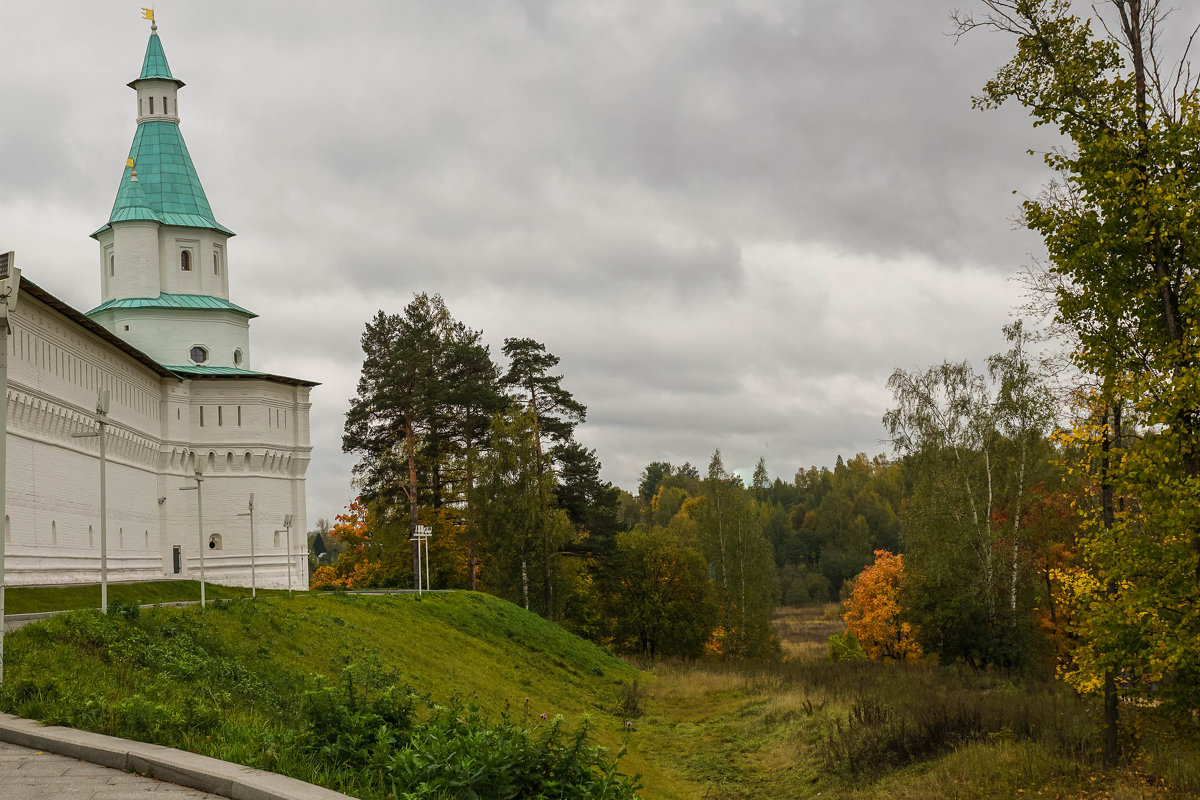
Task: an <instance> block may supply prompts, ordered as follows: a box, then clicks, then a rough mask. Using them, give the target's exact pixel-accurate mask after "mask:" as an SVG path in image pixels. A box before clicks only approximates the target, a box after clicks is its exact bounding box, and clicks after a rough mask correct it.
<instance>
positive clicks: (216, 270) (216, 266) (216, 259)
mask: <svg viewBox="0 0 1200 800" xmlns="http://www.w3.org/2000/svg"><path fill="white" fill-rule="evenodd" d="M220 274H221V254H220V253H218V252H216V251H213V275H220Z"/></svg>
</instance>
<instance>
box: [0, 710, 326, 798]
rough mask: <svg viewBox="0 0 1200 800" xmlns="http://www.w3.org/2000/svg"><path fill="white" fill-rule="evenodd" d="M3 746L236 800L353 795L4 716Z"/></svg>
mask: <svg viewBox="0 0 1200 800" xmlns="http://www.w3.org/2000/svg"><path fill="white" fill-rule="evenodd" d="M0 741H5V742H10V743H12V744H18V745H21V746H22V747H30V748H33V749H35V750H44V751H46V752H49V753H57V754H58V755H62V756H67V757H69V758H78V759H82V760H84V761H90V762H92V763H93V764H100V765H101V766H105V767H112V768H113V769H119V770H123V771H125V772H137V773H139V774H141V775H149V776H150V777H153V778H157V779H159V780H163V781H168V782H170V783H175V784H179V785H180V786H187V787H190V788H192V789H199V790H200V791H202V792H208V793H210V794H219V795H222V796H224V797H228V798H231V800H334V798H338V800H345V798H346V797H347V795H344V794H341V793H339V792H335V791H333V790H331V789H324V788H322V787H320V786H314V785H313V784H311V783H305V782H304V781H298V780H296V779H295V778H289V777H286V776H284V775H276V774H275V773H273V772H264V771H263V770H261V769H253V768H251V767H243V766H241V765H240V764H231V763H230V762H228V761H221V760H219V759H216V758H209V757H208V756H202V755H198V754H196V753H188V752H185V751H183V750H176V749H175V748H173V747H163V746H162V745H157V744H147V743H145V742H133V741H129V740H128V739H118V738H117V737H115V736H103V735H101V734H99V733H89V732H88V731H79V730H75V729H74V728H60V727H57V726H54V725H42V724H41V723H38V722H34V721H33V720H29V719H23V718H22V717H14V716H13V715H11V714H0Z"/></svg>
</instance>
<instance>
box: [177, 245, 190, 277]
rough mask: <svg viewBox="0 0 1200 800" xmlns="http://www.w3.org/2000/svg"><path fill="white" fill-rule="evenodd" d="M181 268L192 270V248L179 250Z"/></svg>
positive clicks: (185, 270)
mask: <svg viewBox="0 0 1200 800" xmlns="http://www.w3.org/2000/svg"><path fill="white" fill-rule="evenodd" d="M179 268H180V269H181V270H183V271H184V272H191V271H192V251H191V250H180V251H179Z"/></svg>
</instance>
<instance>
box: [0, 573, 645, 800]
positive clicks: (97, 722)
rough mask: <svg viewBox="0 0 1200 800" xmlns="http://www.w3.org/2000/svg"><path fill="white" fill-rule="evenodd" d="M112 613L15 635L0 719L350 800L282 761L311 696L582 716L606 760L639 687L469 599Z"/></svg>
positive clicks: (338, 600)
mask: <svg viewBox="0 0 1200 800" xmlns="http://www.w3.org/2000/svg"><path fill="white" fill-rule="evenodd" d="M114 611H115V613H110V614H109V615H107V616H104V615H100V614H99V613H96V612H91V611H80V612H73V613H70V614H64V615H60V616H56V617H54V618H52V619H49V620H46V621H44V622H40V623H37V624H34V625H30V626H27V627H25V628H22V629H20V630H17V631H15V632H14V633H12V634H10V635H9V636H8V637H7V638H6V642H5V656H6V659H5V660H6V663H5V675H4V678H5V681H4V689H3V692H2V693H0V704H2V705H3V708H4V710H6V711H9V712H12V713H15V714H19V715H22V716H26V717H32V718H35V719H41V720H44V721H47V722H50V723H54V724H62V725H69V726H72V727H77V728H83V729H87V730H94V731H99V732H102V733H108V734H112V735H117V736H124V737H128V738H136V739H142V740H145V741H154V742H157V743H161V744H167V745H170V746H173V747H180V748H183V749H187V750H194V751H196V752H200V753H204V754H206V755H211V756H215V757H217V758H223V759H226V760H231V761H236V762H239V763H243V764H248V765H251V766H257V767H260V768H265V769H270V770H273V771H278V772H284V773H286V774H291V775H293V776H295V777H298V778H301V779H302V780H309V781H313V782H318V783H323V784H325V785H329V786H332V787H334V788H339V789H341V790H344V791H355V790H361V788H362V787H361V786H360V785H358V784H356V783H355V782H354V780H353V779H349V780H347V779H346V776H339V775H337V774H333V773H332V772H331V771H330V769H329V767H328V765H327V764H325V765H322V764H319V763H317V760H316V759H312V758H305V757H304V756H303V754H301V753H294V752H289V751H291V750H295V747H294V744H295V741H296V738H295V737H296V736H297V734H298V733H303V731H304V729H305V726H306V725H310V726H311V723H312V719H313V717H312V714H311V712H309V714H308V716H305V713H304V711H303V709H304V708H305V707H306V706H307V707H309V708H311V706H312V702H311V698H312V696H313V693H314V692H319V691H321V690H326V691H327V693H328V696H329V697H330V698H334V700H335V702H336V703H339V704H346V703H348V705H349V707H350V708H353V707H354V706H355V703H356V702H357V703H360V704H364V705H365V703H366V702H367V698H369V697H370V696H371V695H372V693H373V692H375V693H378V692H386V691H387V689H388V687H393V686H403V685H405V684H407V685H408V686H411V687H413V688H414V689H416V690H417V692H419V693H421V694H424V695H427V696H428V698H430V699H431V700H432V702H434V703H437V704H441V705H446V704H450V703H453V702H455V698H458V699H459V700H461V701H462V702H464V703H466V704H478V706H480V707H481V709H482V710H483V712H484V713H486V714H488V715H490V716H491V717H492V718H493V719H502V718H503V717H504V716H505V715H507V717H508V719H511V720H512V721H514V722H515V723H517V724H518V725H527V726H528V727H530V728H537V727H538V726H539V725H542V726H545V725H549V724H550V723H551V722H552V721H553V719H554V717H555V716H556V715H559V714H561V715H563V717H564V718H565V719H566V722H567V724H568V725H570V726H571V727H572V728H574V727H577V726H578V724H579V723H580V721H581V719H582V718H583V717H584V716H585V715H586V716H587V717H589V718H590V724H591V726H592V732H593V736H594V739H595V740H596V741H597V742H598V743H600V744H603V745H605V746H609V747H610V748H611V749H612V751H614V753H615V751H616V749H617V748H619V747H620V745H621V743H622V741H623V739H624V738H625V737H626V735H627V734H626V728H625V722H626V720H625V719H624V718H623V717H622V716H621V715H620V713H619V705H620V697H621V693H622V689H623V687H626V686H628V685H630V684H631V683H632V682H633V681H634V680H635V679H637V678H639V676H640V673H639V672H638V671H637V670H636V669H635V668H633V667H631V666H629V665H628V664H626V663H625V662H623V661H621V660H620V659H617V658H615V657H613V656H611V655H609V654H608V653H606V652H605V651H603V650H602V649H600V648H598V647H595V646H594V645H592V644H590V643H588V642H585V641H584V640H582V639H579V638H577V637H575V636H573V635H571V634H570V633H568V632H567V631H565V630H563V629H561V628H559V627H558V626H556V625H554V624H552V623H549V622H546V621H545V620H543V619H541V618H539V617H537V616H536V615H534V614H530V613H528V612H525V611H523V610H521V609H519V608H517V607H516V606H513V605H512V604H509V603H506V602H503V601H501V600H498V599H496V598H493V597H489V596H487V595H483V594H476V593H466V592H463V593H455V594H445V595H426V596H425V597H424V598H417V597H415V596H412V595H406V596H351V595H338V594H331V595H303V596H299V595H298V596H295V597H290V598H289V597H276V598H262V597H260V599H259V600H258V601H257V602H249V601H246V600H236V601H233V602H229V603H218V604H212V605H210V606H209V608H208V609H207V610H206V611H201V610H200V609H198V608H196V607H188V608H158V609H151V610H147V611H143V612H141V613H140V614H137V613H135V612H132V611H130V610H128V609H120V608H118V609H115V610H114ZM356 698H357V699H356ZM423 704H427V703H426V702H425V701H417V705H418V712H417V713H418V715H419V714H420V713H431V712H421V711H420V708H421V707H424V706H423ZM543 714H545V715H546V716H545V717H544V718H543V717H542V715H543ZM543 719H544V720H546V721H545V722H543ZM309 744H311V745H313V746H320V745H321V744H322V743H321V742H316V743H309ZM621 769H622V771H624V772H643V773H646V774H647V775H646V777H647V779H648V780H655V779H656V776H655V775H654V773H655V772H656V768H655V765H653V764H651V763H648V762H646V761H644V760H642V759H639V758H638V757H636V756H633V757H631V758H630V759H627V760H626V761H623V762H622V763H621ZM377 796H379V795H377Z"/></svg>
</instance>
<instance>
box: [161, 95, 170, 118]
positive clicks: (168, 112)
mask: <svg viewBox="0 0 1200 800" xmlns="http://www.w3.org/2000/svg"><path fill="white" fill-rule="evenodd" d="M163 113H164V114H170V113H171V112H170V110H169V109H168V107H167V98H165V97H164V98H163Z"/></svg>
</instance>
